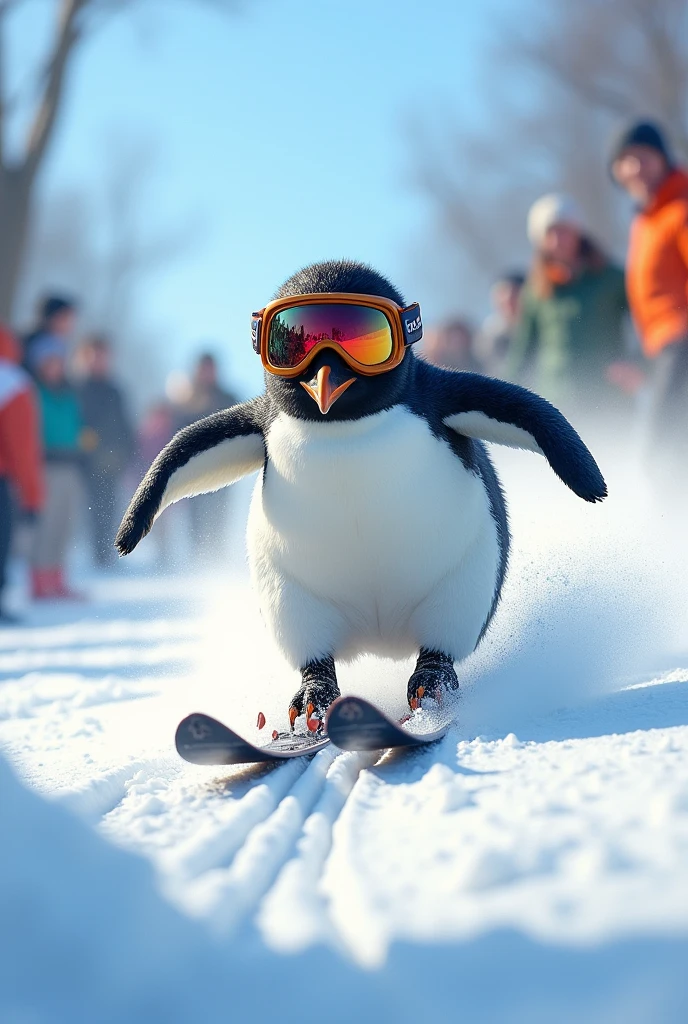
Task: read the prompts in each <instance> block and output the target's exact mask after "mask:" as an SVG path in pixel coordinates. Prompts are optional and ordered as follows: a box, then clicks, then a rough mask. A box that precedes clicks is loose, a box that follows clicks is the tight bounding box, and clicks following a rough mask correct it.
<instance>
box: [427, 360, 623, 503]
mask: <svg viewBox="0 0 688 1024" xmlns="http://www.w3.org/2000/svg"><path fill="white" fill-rule="evenodd" d="M440 373H441V378H440V379H439V380H438V381H437V384H435V387H437V385H439V387H441V389H442V392H441V401H440V405H441V407H442V411H443V422H444V424H445V425H446V426H448V427H449V428H450V429H452V430H455V431H456V432H457V433H458V434H463V435H464V436H466V437H473V438H476V439H478V440H481V441H489V442H492V443H494V444H503V445H507V446H508V447H509V448H524V449H526V450H528V451H533V452H537V453H538V454H539V455H544V457H545V458H546V459H547V461H548V462H549V464H550V466H551V468H552V469H553V470H554V472H555V473H556V474H557V476H558V477H559V478H560V480H562V481H563V482H564V483H565V484H566V486H567V487H570V488H571V490H572V491H573V492H574V493H575V494H577V495H578V496H579V497H580V498H583V499H584V500H585V501H593V502H594V501H602V499H603V498H606V496H607V485H606V483H605V481H604V477H603V476H602V473H601V472H600V470H599V467H598V465H597V463H596V462H595V460H594V458H593V457H592V455H591V454H590V452H589V451H588V449H587V448H586V446H585V444H584V443H583V441H582V440H581V438H580V437H579V436H578V434H577V432H576V431H575V430H574V428H573V427H572V426H571V424H570V423H569V421H568V420H567V419H566V418H565V417H564V416H562V414H561V413H560V412H559V410H558V409H555V407H554V406H553V405H551V404H550V403H549V402H547V401H546V400H545V399H544V398H541V397H540V396H539V395H536V394H534V393H533V392H532V391H528V390H527V389H526V388H522V387H519V385H518V384H509V383H508V382H507V381H503V380H495V379H493V378H492V377H483V376H482V375H481V374H478V373H451V372H449V371H440ZM433 376H434V375H433ZM433 383H434V382H433Z"/></svg>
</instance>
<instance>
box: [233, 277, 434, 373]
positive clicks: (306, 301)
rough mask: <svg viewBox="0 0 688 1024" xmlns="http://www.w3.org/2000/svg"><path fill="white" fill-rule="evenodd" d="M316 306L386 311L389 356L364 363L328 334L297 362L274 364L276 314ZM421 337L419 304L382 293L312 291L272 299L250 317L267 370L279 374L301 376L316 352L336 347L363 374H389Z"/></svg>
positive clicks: (350, 365)
mask: <svg viewBox="0 0 688 1024" xmlns="http://www.w3.org/2000/svg"><path fill="white" fill-rule="evenodd" d="M315 305H333V306H334V305H339V306H342V305H344V306H359V307H363V308H364V309H372V310H378V311H380V312H381V313H383V314H384V316H385V319H386V321H387V323H388V325H389V328H390V332H391V340H392V344H391V351H390V352H389V355H386V356H385V358H384V359H383V360H382V361H380V362H375V363H364V362H361V361H360V360H359V359H357V358H356V357H355V356H354V355H353V354H352V353H351V352H350V351H347V349H346V341H345V340H342V341H338V340H333V339H332V338H329V337H328V338H324V339H322V340H319V341H316V342H315V344H314V345H313V347H312V348H310V349H309V350H308V351H307V352H306V354H305V355H304V356H303V358H301V359H300V361H299V362H298V363H295V365H293V366H291V365H289V366H278V365H275V364H274V363H273V362H271V359H270V331H271V328H272V325H273V321H274V320H275V317H277V316H278V315H279V314H280V313H282V312H284V310H287V309H297V308H299V307H301V306H315ZM422 336H423V323H422V320H421V316H420V306H419V305H418V303H417V302H416V303H413V305H411V306H404V307H402V306H399V305H397V303H396V302H393V301H392V299H387V298H385V297H384V296H382V295H359V294H355V293H352V292H312V293H310V294H308V295H290V296H288V297H286V298H283V299H275V300H274V301H273V302H269V303H268V304H267V306H265V307H264V308H263V309H261V310H259V311H258V312H257V313H253V315H252V318H251V339H252V342H253V348H254V351H255V352H257V353H258V354H259V355H260V358H261V361H262V363H263V366H264V367H265V369H266V370H268V372H269V373H274V374H275V375H276V376H278V377H298V376H300V375H301V374H302V373H303V372H304V371H305V370H306V368H307V367H308V365H309V364H310V363H311V362H312V361H313V359H315V357H316V356H317V354H318V353H319V352H321V351H322V350H323V349H326V348H327V349H334V351H335V352H337V353H338V355H340V356H341V358H342V359H343V360H344V362H345V363H346V364H347V366H349V367H350V368H351V369H352V370H355V371H356V373H360V374H362V375H363V376H374V375H375V374H378V373H386V372H387V371H388V370H393V369H394V367H395V366H398V365H399V363H400V362H401V361H402V359H403V358H404V356H405V354H406V349H407V348H408V346H409V345H413V344H414V343H415V342H416V341H420V339H421V338H422Z"/></svg>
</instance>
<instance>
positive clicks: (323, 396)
mask: <svg viewBox="0 0 688 1024" xmlns="http://www.w3.org/2000/svg"><path fill="white" fill-rule="evenodd" d="M331 376H332V370H331V369H330V367H329V366H321V367H320V369H319V370H318V372H317V373H316V375H315V377H313V379H312V380H310V381H309V382H308V384H306V382H305V381H303V380H302V381H300V384H301V387H302V388H305V389H306V391H307V392H308V394H309V395H310V396H311V398H312V399H313V401H314V402H317V404H318V408H319V409H320V412H321V413H322V414H323V416H326V415H327V413H328V412H329V411H330V409H331V408H332V406H333V405H334V403H335V402H336V401H337V399H338V398H339V396H340V395H343V394H344V392H345V391H346V389H347V388H348V387H349V385H351V384H353V383H354V381H355V380H356V378H355V377H350V378H349V379H348V380H345V381H344V382H343V384H339V385H337V386H336V387H333V386H332V383H333V382H332V381H331V379H330V378H331Z"/></svg>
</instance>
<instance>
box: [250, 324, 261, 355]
mask: <svg viewBox="0 0 688 1024" xmlns="http://www.w3.org/2000/svg"><path fill="white" fill-rule="evenodd" d="M260 325H261V317H256V316H254V317H253V319H252V320H251V344H252V345H253V351H254V352H256V353H257V354H258V355H260Z"/></svg>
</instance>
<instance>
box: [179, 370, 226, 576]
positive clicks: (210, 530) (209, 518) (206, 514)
mask: <svg viewBox="0 0 688 1024" xmlns="http://www.w3.org/2000/svg"><path fill="white" fill-rule="evenodd" d="M237 402H238V398H237V397H236V396H235V395H233V394H232V393H231V392H229V391H225V390H224V389H223V388H222V387H221V386H220V384H219V382H218V374H217V363H216V361H215V357H214V356H213V355H211V354H210V353H209V352H206V353H204V354H203V355H201V356H200V357H199V359H198V362H197V363H196V367H195V370H194V373H193V376H192V379H191V390H190V394H189V395H188V397H187V399H186V400H185V401H184V402H183V403H182V404H180V405H179V406H178V426H179V427H184V426H188V424H190V423H195V421H196V420H199V419H202V418H203V417H204V416H210V415H211V414H212V413H214V412H219V411H220V410H221V409H226V408H228V407H229V406H230V405H236V403H237ZM228 497H229V495H228V491H227V489H226V488H224V489H223V490H220V491H214V492H212V493H211V494H199V495H197V496H196V497H194V498H191V499H190V500H189V503H188V505H189V517H190V519H189V522H190V530H191V541H192V544H193V546H194V550H195V553H196V555H197V556H198V557H200V558H201V559H202V558H205V559H208V558H210V557H213V556H215V555H217V554H219V552H218V543H219V544H220V545H221V544H222V537H223V534H224V533H225V527H226V523H227V516H228Z"/></svg>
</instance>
